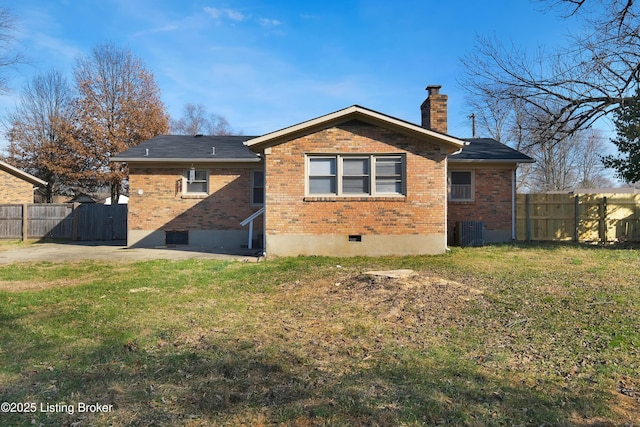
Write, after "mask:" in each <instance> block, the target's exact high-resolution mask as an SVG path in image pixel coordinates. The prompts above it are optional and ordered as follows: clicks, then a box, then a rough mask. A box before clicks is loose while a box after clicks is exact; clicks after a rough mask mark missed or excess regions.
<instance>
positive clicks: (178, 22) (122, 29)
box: [0, 0, 569, 137]
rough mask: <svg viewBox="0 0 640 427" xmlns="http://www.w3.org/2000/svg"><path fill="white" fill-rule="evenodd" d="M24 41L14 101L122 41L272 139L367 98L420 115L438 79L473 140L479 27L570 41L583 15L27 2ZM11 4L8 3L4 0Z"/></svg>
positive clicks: (480, 5) (487, 8)
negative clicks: (466, 73)
mask: <svg viewBox="0 0 640 427" xmlns="http://www.w3.org/2000/svg"><path fill="white" fill-rule="evenodd" d="M4 3H5V4H4V5H3V6H4V7H8V8H9V9H10V10H11V11H12V12H13V14H14V15H15V16H16V18H17V20H18V27H19V32H18V33H17V41H16V43H17V47H19V48H20V49H21V50H22V51H23V52H24V53H25V54H26V55H27V56H28V57H29V58H30V60H31V64H30V65H27V66H22V67H21V68H20V69H19V72H18V73H14V75H12V78H11V84H12V88H13V89H14V93H12V94H9V95H5V96H1V97H0V115H4V113H5V112H6V111H7V110H10V109H12V108H13V107H14V105H15V100H16V98H17V95H18V94H19V91H20V88H21V86H22V84H23V83H24V81H25V79H28V78H30V77H32V76H34V75H36V74H38V73H41V72H44V71H47V70H49V69H51V68H55V69H57V70H60V71H62V72H63V73H65V74H66V75H67V76H68V78H69V80H70V81H72V70H73V66H74V64H75V62H76V58H77V57H78V56H79V55H86V54H88V53H90V51H91V49H92V48H93V47H94V46H96V45H97V44H99V43H104V42H112V43H114V44H115V45H116V46H119V47H123V48H127V49H130V50H131V51H132V52H133V53H134V54H135V55H136V56H138V57H139V58H141V59H142V60H143V61H144V63H145V65H146V67H147V69H148V70H149V71H151V72H152V73H153V74H154V75H155V78H156V81H157V83H158V86H159V87H160V90H161V96H162V100H163V102H164V103H165V105H166V107H167V111H168V112H169V114H170V115H171V116H172V117H175V118H179V117H180V116H181V114H182V109H183V107H184V105H185V104H186V103H197V104H203V105H204V106H205V107H206V108H207V110H208V111H209V112H211V113H216V114H219V115H222V116H224V117H225V118H226V119H227V120H228V121H229V123H230V124H231V126H232V128H234V129H235V130H237V131H241V132H242V133H243V134H245V135H259V134H263V133H266V132H270V131H273V130H277V129H280V128H283V127H286V126H290V125H293V124H296V123H299V122H301V121H304V120H308V119H311V118H314V117H317V116H320V115H323V114H327V113H330V112H333V111H336V110H339V109H341V108H344V107H347V106H350V105H353V104H359V105H362V106H364V107H367V108H371V109H374V110H377V111H380V112H382V113H385V114H389V115H392V116H395V117H398V118H400V119H403V120H408V121H410V122H414V123H418V122H419V121H420V110H419V107H420V104H421V103H422V101H423V100H424V99H425V97H426V91H425V87H426V86H427V85H430V84H440V85H442V90H441V92H442V93H445V94H447V95H449V133H450V134H452V135H454V136H459V137H467V136H471V124H470V121H469V119H467V116H468V114H469V113H470V111H469V110H468V109H467V107H466V103H465V102H466V100H465V93H464V92H463V90H462V88H461V87H460V85H459V83H458V80H459V79H460V78H461V76H462V68H461V64H460V58H461V57H462V56H463V55H465V54H466V53H469V52H470V51H471V50H472V49H473V46H474V41H475V38H476V36H478V35H481V36H492V37H495V38H498V39H500V40H503V41H504V42H505V43H511V42H513V43H514V44H516V45H517V46H522V47H524V48H532V49H533V48H536V47H537V46H548V47H552V46H553V45H555V44H556V43H562V42H563V36H564V35H565V34H566V33H567V32H568V27H567V25H569V22H567V21H566V20H563V19H561V18H560V17H559V16H558V13H557V11H552V12H547V13H545V12H543V11H542V7H543V5H542V4H541V3H539V2H535V1H528V0H502V1H486V2H480V1H477V0H457V1H442V0H421V1H418V0H416V1H413V0H401V1H378V0H366V1H364V0H363V1H353V0H339V1H336V0H323V1H315V0H310V1H291V0H269V1H267V0H228V1H217V0H181V1H172V0H97V1H94V0H86V1H83V0H21V1H20V2H13V1H12V2H6V1H5V2H4ZM0 5H2V3H0Z"/></svg>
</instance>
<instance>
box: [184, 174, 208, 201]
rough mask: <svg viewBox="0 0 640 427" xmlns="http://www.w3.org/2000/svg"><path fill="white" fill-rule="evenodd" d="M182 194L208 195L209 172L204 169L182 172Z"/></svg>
mask: <svg viewBox="0 0 640 427" xmlns="http://www.w3.org/2000/svg"><path fill="white" fill-rule="evenodd" d="M183 181H184V185H183V188H184V191H183V192H184V194H198V195H202V194H208V192H209V172H208V171H207V170H206V169H188V170H186V171H185V172H184V179H183Z"/></svg>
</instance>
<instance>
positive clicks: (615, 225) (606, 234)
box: [516, 193, 640, 243]
mask: <svg viewBox="0 0 640 427" xmlns="http://www.w3.org/2000/svg"><path fill="white" fill-rule="evenodd" d="M516 233H517V239H518V240H525V241H533V240H539V241H541V240H547V241H549V240H556V241H574V242H600V243H611V242H626V241H629V242H639V241H640V194H625V193H620V194H578V195H573V194H518V196H517V203H516Z"/></svg>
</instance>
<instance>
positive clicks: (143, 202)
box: [128, 164, 262, 230]
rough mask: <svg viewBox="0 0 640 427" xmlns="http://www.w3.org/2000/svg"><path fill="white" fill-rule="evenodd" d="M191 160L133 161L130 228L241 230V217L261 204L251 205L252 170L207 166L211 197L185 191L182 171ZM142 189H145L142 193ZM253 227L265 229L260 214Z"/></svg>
mask: <svg viewBox="0 0 640 427" xmlns="http://www.w3.org/2000/svg"><path fill="white" fill-rule="evenodd" d="M189 167H190V165H185V166H176V167H174V168H161V167H146V166H145V167H140V165H135V164H130V165H129V171H130V177H129V193H130V198H129V225H128V227H129V229H131V230H242V229H246V227H244V228H243V227H241V226H240V222H241V221H242V220H244V219H245V218H246V217H248V216H249V215H251V214H252V213H254V212H255V211H257V210H258V209H260V206H255V205H251V204H250V200H251V199H250V191H251V175H250V171H251V170H252V169H256V168H260V166H258V165H251V166H249V167H230V168H226V167H215V168H212V167H209V166H197V165H196V168H198V169H208V170H209V196H206V197H200V196H189V195H183V194H182V191H181V187H182V175H183V171H184V170H185V169H188V168H189ZM138 190H142V194H139V193H138ZM254 227H256V229H258V230H260V229H262V222H261V217H259V218H258V219H257V220H256V221H255V222H254Z"/></svg>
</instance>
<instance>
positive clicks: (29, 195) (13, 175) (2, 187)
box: [0, 161, 47, 204]
mask: <svg viewBox="0 0 640 427" xmlns="http://www.w3.org/2000/svg"><path fill="white" fill-rule="evenodd" d="M46 185H47V182H46V181H43V180H41V179H40V178H37V177H35V176H33V175H30V174H28V173H26V172H24V171H21V170H20V169H18V168H15V167H13V166H11V165H10V164H8V163H5V162H3V161H0V204H29V203H33V202H34V191H35V190H36V188H37V187H38V186H40V187H44V186H46Z"/></svg>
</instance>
